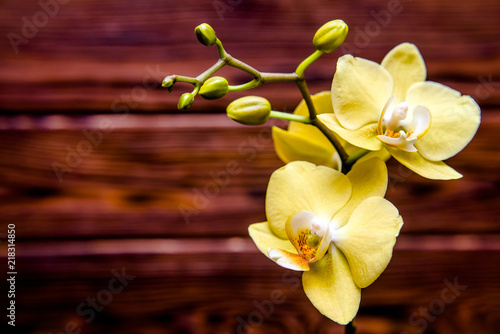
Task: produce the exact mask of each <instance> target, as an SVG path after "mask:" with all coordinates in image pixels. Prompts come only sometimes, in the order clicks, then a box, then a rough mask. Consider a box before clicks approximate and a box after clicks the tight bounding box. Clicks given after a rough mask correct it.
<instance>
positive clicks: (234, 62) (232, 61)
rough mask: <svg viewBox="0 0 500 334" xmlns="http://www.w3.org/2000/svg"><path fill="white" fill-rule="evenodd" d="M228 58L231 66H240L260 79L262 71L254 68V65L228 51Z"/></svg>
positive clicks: (239, 67)
mask: <svg viewBox="0 0 500 334" xmlns="http://www.w3.org/2000/svg"><path fill="white" fill-rule="evenodd" d="M226 60H227V64H228V65H229V66H232V67H235V68H238V69H240V70H242V71H245V72H247V73H248V74H250V75H251V76H253V77H254V78H255V79H256V80H258V81H260V77H261V73H260V72H259V71H258V70H256V69H255V68H253V67H252V66H250V65H248V64H246V63H244V62H242V61H241V60H239V59H236V58H234V57H233V56H231V55H230V54H228V53H226Z"/></svg>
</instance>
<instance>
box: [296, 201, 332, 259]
mask: <svg viewBox="0 0 500 334" xmlns="http://www.w3.org/2000/svg"><path fill="white" fill-rule="evenodd" d="M286 234H287V236H288V239H290V242H291V243H292V245H293V246H294V247H295V249H296V250H297V252H298V254H299V255H300V256H301V257H302V258H304V259H305V260H306V261H308V262H315V261H317V260H319V259H320V258H321V257H323V255H324V254H325V253H326V250H327V249H328V244H329V243H330V240H331V236H330V233H329V231H328V222H324V221H321V220H320V219H319V218H318V217H317V216H316V215H315V214H314V213H312V212H309V211H300V212H298V213H296V214H294V215H292V216H290V218H288V220H287V222H286Z"/></svg>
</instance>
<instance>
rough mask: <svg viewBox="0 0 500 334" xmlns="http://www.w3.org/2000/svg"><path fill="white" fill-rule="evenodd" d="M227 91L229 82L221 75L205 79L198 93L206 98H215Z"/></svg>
mask: <svg viewBox="0 0 500 334" xmlns="http://www.w3.org/2000/svg"><path fill="white" fill-rule="evenodd" d="M227 92H229V84H228V82H227V80H226V79H225V78H223V77H212V78H210V79H208V80H207V81H205V83H204V84H203V86H201V89H200V95H201V96H202V97H203V98H204V99H207V100H215V99H219V98H221V97H223V96H225V95H226V94H227Z"/></svg>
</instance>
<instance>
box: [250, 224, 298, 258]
mask: <svg viewBox="0 0 500 334" xmlns="http://www.w3.org/2000/svg"><path fill="white" fill-rule="evenodd" d="M248 233H249V234H250V238H252V240H253V242H254V243H255V245H256V246H257V248H258V249H259V250H260V251H261V252H262V253H263V254H264V255H266V256H268V254H267V251H268V250H269V248H279V249H283V250H286V251H288V252H292V253H295V254H297V251H296V250H295V248H294V247H293V245H292V244H291V243H290V240H288V239H282V238H279V237H277V236H276V235H275V234H274V233H273V232H272V231H271V229H270V228H269V224H268V223H267V222H263V223H256V224H251V225H250V226H249V227H248Z"/></svg>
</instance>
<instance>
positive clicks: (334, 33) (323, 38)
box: [313, 20, 349, 53]
mask: <svg viewBox="0 0 500 334" xmlns="http://www.w3.org/2000/svg"><path fill="white" fill-rule="evenodd" d="M348 32H349V27H348V26H347V24H345V22H344V21H342V20H333V21H330V22H327V23H325V24H324V25H323V26H322V27H321V28H319V29H318V31H316V34H314V38H313V44H314V47H315V48H316V50H319V51H323V52H324V53H330V52H332V51H333V50H335V49H336V48H338V47H339V46H340V45H341V44H342V43H344V40H345V38H346V36H347V33H348Z"/></svg>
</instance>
